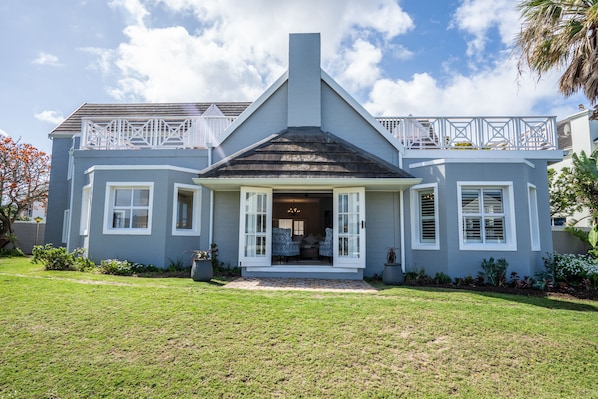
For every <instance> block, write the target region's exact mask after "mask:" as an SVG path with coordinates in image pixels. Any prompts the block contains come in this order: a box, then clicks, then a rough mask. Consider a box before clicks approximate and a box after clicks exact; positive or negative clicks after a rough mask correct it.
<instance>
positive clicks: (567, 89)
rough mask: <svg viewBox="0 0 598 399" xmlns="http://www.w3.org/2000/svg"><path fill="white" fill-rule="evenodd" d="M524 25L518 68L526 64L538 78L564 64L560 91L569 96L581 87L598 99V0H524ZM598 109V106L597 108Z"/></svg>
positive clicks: (520, 36)
mask: <svg viewBox="0 0 598 399" xmlns="http://www.w3.org/2000/svg"><path fill="white" fill-rule="evenodd" d="M518 9H519V10H520V12H521V16H522V19H523V25H522V29H521V32H520V33H519V35H518V36H517V39H516V46H517V48H518V49H520V50H521V54H520V58H519V71H520V73H521V71H522V67H523V66H525V65H527V66H529V67H530V69H531V70H532V72H535V73H537V74H538V76H539V77H541V76H542V74H543V73H545V72H548V71H549V70H550V69H553V68H558V67H564V68H566V69H565V72H564V73H563V75H562V76H561V78H560V80H559V91H560V92H561V93H562V94H564V95H565V96H570V95H572V94H574V93H576V92H577V91H579V90H580V89H581V90H583V92H584V94H585V95H586V97H587V98H588V99H589V100H590V101H591V103H592V105H595V104H596V103H597V101H598V32H597V29H598V0H521V1H520V2H519V4H518ZM597 110H598V108H597Z"/></svg>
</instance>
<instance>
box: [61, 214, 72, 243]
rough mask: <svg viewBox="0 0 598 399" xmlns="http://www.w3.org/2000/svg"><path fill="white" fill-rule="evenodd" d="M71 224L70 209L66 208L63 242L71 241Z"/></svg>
mask: <svg viewBox="0 0 598 399" xmlns="http://www.w3.org/2000/svg"><path fill="white" fill-rule="evenodd" d="M70 226H71V218H70V211H69V210H68V209H66V210H65V211H64V214H63V215H62V243H63V244H68V242H69V229H70Z"/></svg>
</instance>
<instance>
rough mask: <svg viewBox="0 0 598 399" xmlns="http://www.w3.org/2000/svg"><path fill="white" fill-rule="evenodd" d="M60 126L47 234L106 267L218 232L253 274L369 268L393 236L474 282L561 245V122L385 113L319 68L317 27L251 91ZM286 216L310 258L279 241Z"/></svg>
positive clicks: (229, 260) (229, 256)
mask: <svg viewBox="0 0 598 399" xmlns="http://www.w3.org/2000/svg"><path fill="white" fill-rule="evenodd" d="M50 136H51V138H52V140H53V149H52V155H53V157H52V175H51V182H50V193H49V201H48V219H47V228H46V242H49V243H53V244H54V245H66V246H67V247H68V248H69V249H70V250H72V249H74V248H78V247H83V248H85V249H86V251H87V254H88V256H89V257H90V259H92V260H94V261H95V262H99V261H100V260H102V259H111V258H119V259H127V260H131V261H136V262H141V263H146V264H154V265H157V266H161V267H168V266H169V264H170V263H172V262H175V261H177V260H183V261H184V262H189V261H190V257H191V251H192V250H195V249H207V248H209V246H210V243H217V245H218V247H219V250H220V253H219V259H220V260H221V261H222V262H224V264H225V265H230V266H240V267H241V268H242V273H243V275H244V276H248V277H252V276H255V277H310V278H337V279H362V278H363V277H364V276H372V275H374V274H378V275H379V274H381V272H382V270H383V267H384V262H385V260H386V253H387V250H388V248H390V247H392V248H396V252H397V254H398V256H397V261H399V262H400V263H401V264H402V266H403V268H404V270H407V271H408V270H420V269H425V271H426V273H428V274H432V275H433V274H434V273H436V272H443V273H446V274H448V275H450V276H452V277H458V276H465V275H468V274H471V275H475V274H477V272H478V271H479V269H480V262H481V261H482V259H484V258H489V257H494V258H505V259H506V260H507V261H508V262H509V270H510V271H517V272H518V273H519V274H520V275H533V274H534V273H535V272H537V271H538V270H540V268H541V267H542V264H543V261H542V257H543V256H545V255H546V253H548V252H552V237H551V228H550V213H549V198H548V180H547V163H548V162H553V161H556V160H559V159H561V158H562V152H561V151H559V150H558V149H557V142H556V122H555V119H554V118H552V117H470V118H465V117H454V118H448V117H444V118H439V117H411V116H410V117H376V118H375V117H373V116H372V115H370V114H369V113H368V112H367V111H366V110H365V109H364V108H363V107H362V106H361V105H360V104H359V103H357V102H356V101H355V99H353V98H352V97H351V96H350V95H349V94H348V93H347V92H346V91H345V90H344V89H343V88H342V87H340V86H339V85H338V83H336V82H335V81H334V80H333V79H332V78H331V77H330V76H329V75H327V74H326V73H325V72H324V71H323V70H322V69H321V67H320V36H319V34H292V35H291V36H290V43H289V69H288V71H287V72H286V73H285V74H284V75H283V76H281V77H280V78H279V79H278V80H277V81H276V82H275V83H274V84H273V85H272V86H271V87H270V88H268V89H267V90H266V91H265V92H264V93H263V94H262V96H260V97H259V98H258V99H257V100H256V101H254V102H253V103H214V104H212V103H186V104H118V105H117V104H83V105H82V106H81V107H80V108H79V109H77V110H76V111H75V112H74V113H73V114H72V115H71V116H69V117H68V118H67V119H66V120H65V121H64V122H63V123H61V124H60V125H59V126H57V127H56V128H55V129H54V130H53V131H52V132H51V133H50ZM273 228H276V229H281V228H283V229H288V234H289V235H290V240H292V241H293V242H296V243H297V244H298V246H299V247H300V251H299V253H298V254H297V253H296V251H295V252H293V253H292V254H289V256H284V254H283V255H282V256H281V255H280V254H276V253H273V252H272V247H273V243H272V236H273V235H272V229H273ZM327 231H328V232H330V233H331V234H332V237H331V239H330V237H329V238H328V240H326V232H327ZM277 232H280V230H277ZM277 236H278V234H277ZM326 242H328V243H329V242H332V248H331V250H332V252H331V253H332V256H328V255H329V253H326V252H325V251H323V250H324V246H325V245H328V244H325V243H326ZM329 249H330V248H329Z"/></svg>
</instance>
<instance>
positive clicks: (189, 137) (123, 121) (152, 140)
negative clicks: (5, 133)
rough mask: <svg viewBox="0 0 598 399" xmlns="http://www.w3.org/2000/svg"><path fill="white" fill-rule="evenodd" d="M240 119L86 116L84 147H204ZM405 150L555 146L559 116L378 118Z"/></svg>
mask: <svg viewBox="0 0 598 399" xmlns="http://www.w3.org/2000/svg"><path fill="white" fill-rule="evenodd" d="M235 119H236V117H229V116H206V117H194V118H180V117H178V118H177V117H119V118H83V119H82V127H81V131H82V137H81V148H82V149H96V150H119V149H140V148H205V147H207V145H208V144H211V145H218V144H219V143H220V142H221V140H222V133H223V132H224V131H225V130H226V128H227V127H228V126H229V125H230V124H231V123H233V121H234V120H235ZM376 119H377V120H378V121H379V122H380V123H381V124H382V126H384V128H386V129H387V130H388V131H389V132H390V133H391V134H392V135H393V136H394V137H396V138H397V139H398V140H399V141H400V142H401V143H402V144H403V145H404V146H405V148H406V149H410V150H430V149H440V150H445V149H461V150H465V149H467V150H555V149H557V135H556V118H555V117H546V116H542V117H527V116H526V117H378V118H376Z"/></svg>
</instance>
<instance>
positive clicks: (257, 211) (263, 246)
mask: <svg viewBox="0 0 598 399" xmlns="http://www.w3.org/2000/svg"><path fill="white" fill-rule="evenodd" d="M271 209H272V190H271V189H269V188H255V187H241V209H240V229H239V262H240V265H241V267H245V266H270V265H271V253H272V250H271V247H270V242H271V228H270V226H271V221H272V211H271Z"/></svg>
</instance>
